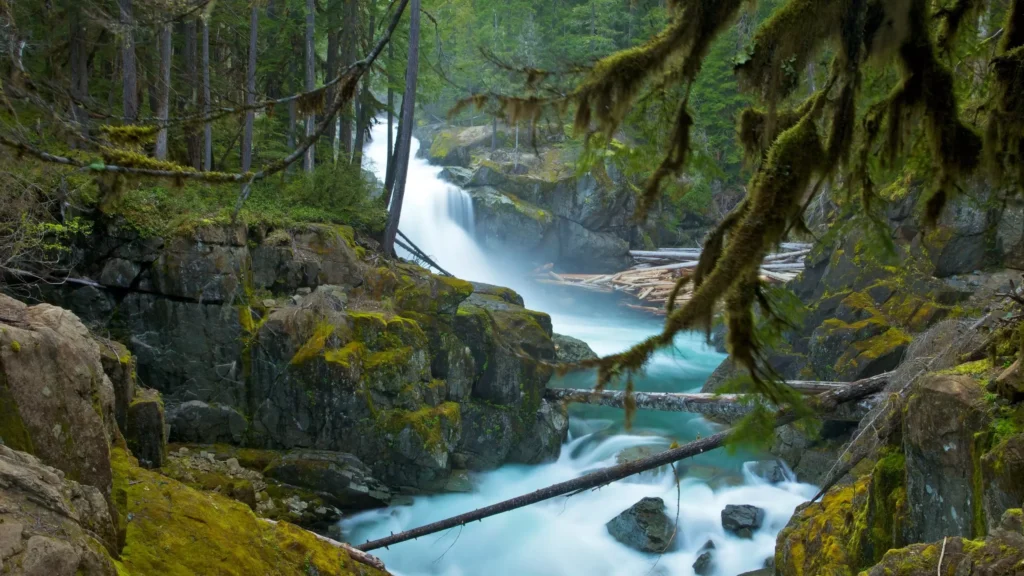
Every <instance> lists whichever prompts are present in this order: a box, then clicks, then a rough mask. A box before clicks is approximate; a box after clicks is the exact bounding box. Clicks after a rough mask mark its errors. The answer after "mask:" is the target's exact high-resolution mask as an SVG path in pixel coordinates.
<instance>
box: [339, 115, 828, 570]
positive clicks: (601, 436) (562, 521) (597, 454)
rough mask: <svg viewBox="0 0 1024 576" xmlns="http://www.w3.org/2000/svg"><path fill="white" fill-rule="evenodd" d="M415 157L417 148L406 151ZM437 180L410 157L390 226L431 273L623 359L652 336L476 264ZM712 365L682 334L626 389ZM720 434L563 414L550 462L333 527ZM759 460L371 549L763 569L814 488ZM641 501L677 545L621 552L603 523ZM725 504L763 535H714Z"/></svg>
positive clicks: (685, 471) (465, 561)
mask: <svg viewBox="0 0 1024 576" xmlns="http://www.w3.org/2000/svg"><path fill="white" fill-rule="evenodd" d="M386 130H387V128H386V126H380V125H378V126H377V128H375V129H374V131H373V140H372V141H371V143H370V144H369V145H368V147H367V151H366V156H367V157H368V158H370V159H371V160H372V161H373V162H374V169H375V170H376V171H377V174H378V177H379V178H380V179H381V180H383V178H384V174H383V172H384V169H385V166H386V156H387V152H386V150H385V148H386V144H385V142H386V140H387V132H386ZM418 148H419V142H418V141H415V140H414V141H413V152H414V154H415V151H416V150H417V149H418ZM440 172H441V169H440V168H438V167H434V166H430V165H429V164H427V162H425V161H424V160H423V159H421V158H416V157H415V156H414V157H413V158H412V159H411V160H410V165H409V181H408V184H407V189H406V193H405V205H404V206H403V209H402V220H401V223H400V224H401V229H402V231H403V232H404V233H405V234H406V235H408V236H409V237H410V238H412V240H413V242H415V243H416V244H417V245H418V246H419V247H420V249H422V250H423V251H424V252H426V253H427V254H428V255H430V256H431V257H432V258H434V259H436V260H437V262H438V263H439V264H440V265H441V266H443V267H445V268H446V269H447V270H449V271H450V272H452V273H453V274H455V275H457V276H460V277H462V278H466V279H469V280H477V281H482V282H489V283H494V284H500V285H503V286H510V287H512V288H514V289H515V290H517V291H519V292H520V293H521V294H522V295H523V296H524V298H525V300H526V304H527V306H529V307H531V308H533V309H537V310H543V311H546V312H548V313H550V314H551V317H552V324H553V326H554V329H555V331H556V332H559V333H562V334H567V335H570V336H575V337H577V338H580V339H582V340H584V341H586V342H587V343H588V344H590V346H591V347H592V348H593V349H594V351H595V352H596V353H598V354H601V355H607V354H613V353H616V352H620V351H622V350H624V349H626V348H628V347H629V346H631V345H633V344H635V343H636V342H640V341H641V340H643V339H645V338H647V337H649V336H651V335H653V334H657V333H658V332H659V331H660V330H661V328H662V326H661V321H660V320H659V319H656V318H651V317H649V316H639V315H636V313H632V312H631V311H630V310H629V309H627V308H623V307H621V306H619V305H618V302H617V301H616V300H615V298H616V295H597V296H595V295H593V294H591V293H589V292H586V291H582V293H581V291H580V290H579V289H578V288H570V289H566V291H571V290H575V291H576V292H573V293H572V294H569V295H560V294H557V293H554V292H553V291H552V290H550V289H549V290H543V289H541V288H539V287H538V285H535V284H533V283H531V282H529V281H527V280H526V279H525V276H523V275H516V274H515V273H514V272H511V270H514V267H513V266H511V265H510V261H511V260H513V259H514V258H513V256H515V255H514V254H490V255H485V254H484V252H483V251H482V250H481V248H480V247H479V246H478V245H477V243H476V242H475V240H474V238H473V204H472V199H471V197H470V195H469V194H468V193H467V192H466V191H465V190H462V189H460V188H459V187H457V186H453V185H451V184H448V183H445V182H443V181H442V180H441V179H440V177H439V176H440ZM549 288H550V287H549ZM723 358H724V356H723V355H721V354H718V353H717V352H715V351H714V350H713V349H711V348H708V347H707V346H706V345H705V343H704V340H703V335H700V334H680V335H679V336H677V338H676V341H675V346H674V347H673V348H672V349H669V350H662V351H659V352H658V353H657V354H656V355H655V357H654V358H653V359H652V360H651V362H650V363H649V365H648V367H647V370H646V371H645V372H644V373H643V374H639V375H636V377H635V385H636V388H637V390H641V391H648V392H670V391H671V392H692V391H697V390H699V389H700V387H701V385H702V384H703V383H704V381H705V380H706V379H707V376H708V375H709V374H710V373H711V371H712V370H714V369H715V367H716V366H718V364H719V363H721V361H722V359H723ZM594 380H595V378H594V375H593V373H575V374H569V375H567V376H565V377H564V378H562V379H561V380H558V379H556V380H553V381H552V383H551V384H549V385H551V386H568V387H574V388H586V387H592V386H594V384H595V381H594ZM720 429H721V428H720V427H719V426H717V425H715V424H711V423H710V422H708V421H706V420H704V419H703V418H701V417H699V416H696V415H691V414H678V413H667V412H640V413H638V414H636V416H635V421H634V428H633V430H632V431H627V430H625V429H624V426H623V420H622V411H621V410H618V409H615V408H608V407H602V406H579V405H573V406H571V407H570V434H569V441H568V442H567V443H566V444H565V445H564V446H563V447H562V453H561V456H560V457H559V459H558V460H557V461H555V462H551V463H548V464H543V465H539V466H517V465H506V466H503V467H502V468H500V469H498V470H495V471H491V472H486V473H476V474H473V475H472V480H473V483H474V486H473V491H472V492H471V493H464V494H439V495H432V496H419V497H416V498H414V499H413V501H412V503H411V504H409V505H404V506H393V507H390V508H387V509H383V510H372V511H369V512H364V513H361V514H357V515H354V516H351V517H348V518H346V519H345V520H343V521H342V522H341V529H342V533H343V534H344V535H345V537H346V539H347V540H348V541H350V542H365V541H366V540H372V539H376V538H380V537H382V536H385V535H387V534H389V533H393V532H400V531H404V530H408V529H410V528H413V527H416V526H421V525H423V524H426V523H429V522H433V521H436V520H440V519H442V518H447V517H449V516H454V515H455V514H460V513H463V512H467V511H469V510H473V509H475V508H480V507H482V506H486V505H488V504H493V503H495V502H498V501H501V500H505V499H507V498H510V497H513V496H517V495H520V494H526V493H528V492H531V491H533V490H536V489H539V488H542V487H544V486H549V485H551V484H554V483H556V482H561V481H565V480H568V479H570V478H576V477H578V476H580V475H583V474H586V473H588V472H592V471H593V470H595V469H597V468H600V467H604V466H611V465H614V464H616V463H617V462H618V457H619V454H620V453H622V452H623V450H627V449H628V450H634V451H635V450H638V449H639V450H644V449H646V450H652V449H654V450H658V451H660V450H664V449H665V448H667V447H668V446H669V444H670V443H671V442H673V441H677V442H680V443H682V442H687V441H689V440H693V439H694V438H696V437H698V436H707V435H710V434H713V433H714V432H716V431H718V430H720ZM761 456H762V455H760V454H750V453H745V454H744V453H739V454H730V453H728V452H726V451H722V450H718V451H712V452H709V453H707V454H702V455H700V456H698V457H696V458H692V459H688V460H686V461H685V462H681V463H679V464H677V469H676V470H677V472H678V474H679V476H680V477H681V480H680V481H679V483H678V484H676V483H675V482H674V478H675V476H676V475H675V474H672V473H671V471H661V472H662V473H659V474H653V473H648V474H642V475H639V476H636V477H633V478H629V479H627V480H623V481H619V482H614V483H612V484H610V485H608V486H605V487H603V488H601V489H600V490H595V491H587V492H584V493H581V494H576V495H573V496H572V497H567V498H558V499H554V500H550V501H547V502H542V503H538V504H534V505H532V506H528V507H526V508H522V509H519V510H514V511H512V512H509V513H506V514H502V515H501V516H498V517H495V518H488V519H486V520H484V521H482V522H478V523H473V524H471V525H468V526H465V527H463V528H455V529H452V530H449V531H448V532H444V533H441V534H435V535H432V536H427V537H424V538H420V539H418V540H414V541H410V542H405V543H402V544H398V545H396V546H393V547H391V549H388V550H376V551H374V552H373V553H374V554H375V555H379V556H380V557H381V559H383V560H384V561H385V563H386V564H387V566H388V569H389V570H390V571H391V572H392V573H394V574H396V575H399V576H472V575H476V574H488V575H492V576H506V575H507V576H520V575H530V576H620V575H621V576H636V575H644V574H650V575H660V576H692V575H693V574H694V571H693V568H692V566H693V563H694V561H695V560H696V559H697V557H698V556H699V555H700V554H701V553H702V552H703V550H702V548H703V546H704V544H705V542H707V541H708V540H712V541H713V542H714V543H715V551H714V566H713V568H712V572H711V574H712V575H713V576H735V575H736V574H739V573H741V572H746V571H750V570H754V569H757V568H760V567H761V566H762V565H763V563H764V561H765V560H766V559H767V558H769V557H772V556H773V555H774V549H775V537H776V535H777V534H778V533H779V531H780V530H781V529H782V528H783V526H785V524H786V522H787V521H788V520H789V518H790V517H791V516H792V514H793V511H794V510H795V508H796V507H797V506H798V505H799V504H800V503H802V502H804V501H806V500H807V499H809V498H810V497H811V496H812V495H814V493H815V492H816V488H815V487H813V486H810V485H808V484H801V483H798V482H796V481H795V480H794V478H793V477H792V476H791V475H789V476H787V481H785V482H782V483H779V484H774V485H773V484H768V483H766V482H765V481H764V480H761V479H760V478H757V477H756V476H754V475H753V474H752V473H751V467H749V466H747V465H746V464H745V461H747V460H751V459H755V458H758V457H761ZM666 472H667V473H666ZM647 496H658V497H661V498H662V499H663V500H664V502H665V505H666V508H667V513H668V514H669V515H670V516H672V517H674V516H675V514H676V507H677V505H678V510H679V512H678V513H679V522H678V532H677V536H676V542H677V545H676V546H675V547H674V548H673V549H672V550H669V551H667V552H666V553H665V554H664V555H662V556H654V555H648V554H642V553H639V552H636V551H634V550H632V549H630V548H627V547H626V546H623V545H622V544H620V543H619V542H617V541H616V540H614V539H613V538H612V537H611V536H610V535H609V533H608V531H607V529H606V528H605V524H606V523H607V522H608V521H609V520H611V519H612V518H614V517H615V516H616V515H618V514H619V513H620V512H622V511H623V510H625V509H626V508H629V507H630V506H632V505H633V504H635V503H636V502H637V501H638V500H640V499H641V498H643V497H647ZM677 501H678V504H677ZM728 504H752V505H755V506H758V507H760V508H762V509H764V511H765V514H766V519H765V524H764V527H763V528H762V529H760V530H758V531H757V532H755V533H754V535H753V538H749V539H745V538H739V537H737V536H734V535H732V534H729V533H727V532H725V530H724V529H723V528H722V523H721V512H722V509H723V508H724V507H725V506H726V505H728Z"/></svg>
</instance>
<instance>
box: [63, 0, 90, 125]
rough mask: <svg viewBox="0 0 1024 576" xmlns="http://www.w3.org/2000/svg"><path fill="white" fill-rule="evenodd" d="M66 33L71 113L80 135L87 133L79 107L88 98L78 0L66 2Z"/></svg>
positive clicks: (82, 25)
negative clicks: (67, 37) (72, 99)
mask: <svg viewBox="0 0 1024 576" xmlns="http://www.w3.org/2000/svg"><path fill="white" fill-rule="evenodd" d="M67 6H68V32H69V48H70V60H71V95H72V97H74V99H75V102H73V103H72V104H71V112H72V115H73V116H74V119H75V122H78V123H79V125H80V126H81V128H82V134H83V135H87V134H88V133H89V126H88V122H87V121H88V118H87V116H86V112H85V109H84V108H82V106H80V105H79V103H81V102H85V101H86V100H87V99H88V98H89V51H88V49H87V48H86V46H85V41H86V38H85V36H86V30H85V23H84V22H83V21H82V6H81V4H80V3H79V0H68V5H67Z"/></svg>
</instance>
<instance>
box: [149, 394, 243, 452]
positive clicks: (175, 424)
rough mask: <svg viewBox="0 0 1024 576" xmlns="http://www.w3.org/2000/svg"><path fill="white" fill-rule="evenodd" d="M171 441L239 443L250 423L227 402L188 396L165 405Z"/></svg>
mask: <svg viewBox="0 0 1024 576" xmlns="http://www.w3.org/2000/svg"><path fill="white" fill-rule="evenodd" d="M167 423H168V424H169V425H170V427H171V434H170V440H171V441H172V442H186V443H195V444H218V443H227V444H241V443H242V441H243V440H244V439H245V433H246V430H247V429H248V427H249V424H248V422H246V419H245V416H242V414H241V413H239V412H238V411H237V410H235V409H234V408H232V407H231V406H226V405H210V404H207V403H206V402H203V401H200V400H191V401H189V402H183V403H181V404H177V405H169V406H167Z"/></svg>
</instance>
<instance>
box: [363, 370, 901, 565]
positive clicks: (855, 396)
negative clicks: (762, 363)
mask: <svg viewBox="0 0 1024 576" xmlns="http://www.w3.org/2000/svg"><path fill="white" fill-rule="evenodd" d="M886 382H887V379H884V378H878V377H875V378H868V379H866V380H859V381H857V382H853V383H851V384H850V385H849V386H845V387H843V388H836V389H835V390H832V391H829V392H825V393H824V394H820V395H818V396H813V397H811V398H809V399H808V405H809V406H810V407H811V408H812V409H813V410H814V411H816V412H817V413H819V414H822V415H826V414H829V413H831V412H834V411H835V410H836V408H838V407H839V406H841V405H843V404H846V403H848V402H856V401H859V400H862V399H864V398H867V397H868V396H871V395H873V394H876V393H878V392H881V391H882V390H883V389H884V388H885V385H886ZM797 419H798V417H797V415H796V414H795V413H793V412H792V411H789V410H782V411H780V412H779V414H778V416H777V417H776V419H775V426H776V427H779V426H784V425H786V424H791V423H793V422H795V421H796V420H797ZM731 434H732V429H729V430H725V431H723V432H719V433H717V434H714V435H712V436H708V437H707V438H701V439H700V440H694V441H693V442H689V443H687V444H684V445H682V446H679V447H678V448H670V449H668V450H665V451H664V452H661V453H658V454H654V455H652V456H648V457H647V458H641V459H639V460H634V461H632V462H627V463H625V464H619V465H617V466H609V467H607V468H602V469H600V470H596V471H594V472H591V473H589V474H584V475H583V476H580V477H578V478H573V479H572V480H567V481H565V482H559V483H558V484H552V485H551V486H548V487H546V488H541V489H540V490H535V491H533V492H530V493H529V494H523V495H522V496H516V497H515V498H511V499H508V500H505V501H503V502H498V503H496V504H491V505H490V506H484V507H483V508H477V509H476V510H473V511H470V512H466V513H465V514H459V515H458V516H452V517H451V518H447V519H445V520H440V521H438V522H432V523H430V524H426V525H424V526H420V527H419V528H413V529H412V530H406V531H405V532H399V533H398V534H392V535H390V536H387V537H384V538H381V539H379V540H373V541H370V542H366V543H364V544H361V545H359V546H356V548H358V549H359V550H362V551H364V552H368V551H370V550H376V549H378V548H386V547H388V546H392V545H394V544H398V543H400V542H405V541H408V540H414V539H416V538H420V537H422V536H427V535H430V534H436V533H437V532H442V531H444V530H449V529H451V528H455V527H456V526H462V525H464V524H468V523H470V522H475V521H478V520H483V519H484V518H489V517H491V516H496V515H498V514H502V513H504V512H508V511H510V510H515V509H517V508H522V507H524V506H529V505H530V504H536V503H537V502H543V501H545V500H550V499H552V498H556V497H558V496H565V495H571V494H575V493H577V492H581V491H583V490H590V489H593V488H597V487H599V486H604V485H606V484H610V483H612V482H615V481H617V480H622V479H623V478H627V477H629V476H632V475H634V474H640V473H641V472H646V471H648V470H654V469H655V468H659V467H661V466H665V465H668V464H672V463H673V462H678V461H680V460H684V459H686V458H690V457H692V456H696V455H698V454H703V453H705V452H707V451H709V450H714V449H715V448H720V447H721V446H723V445H724V444H725V443H726V441H727V440H728V439H729V436H730V435H731Z"/></svg>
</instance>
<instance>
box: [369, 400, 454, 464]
mask: <svg viewBox="0 0 1024 576" xmlns="http://www.w3.org/2000/svg"><path fill="white" fill-rule="evenodd" d="M461 418H462V412H461V408H460V407H459V405H458V403H456V402H445V403H443V404H441V405H439V406H436V407H425V408H420V409H419V410H415V411H411V410H388V411H387V412H385V413H384V414H383V415H382V424H383V426H384V429H385V430H386V431H387V432H389V433H391V434H398V433H399V432H401V431H402V430H405V429H406V428H412V430H413V432H415V433H416V435H417V436H419V438H420V440H422V441H423V446H424V447H425V448H426V449H427V450H428V451H431V452H435V451H438V450H443V449H445V445H444V443H445V431H446V430H448V429H453V428H457V427H458V426H459V423H460V421H461Z"/></svg>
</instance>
